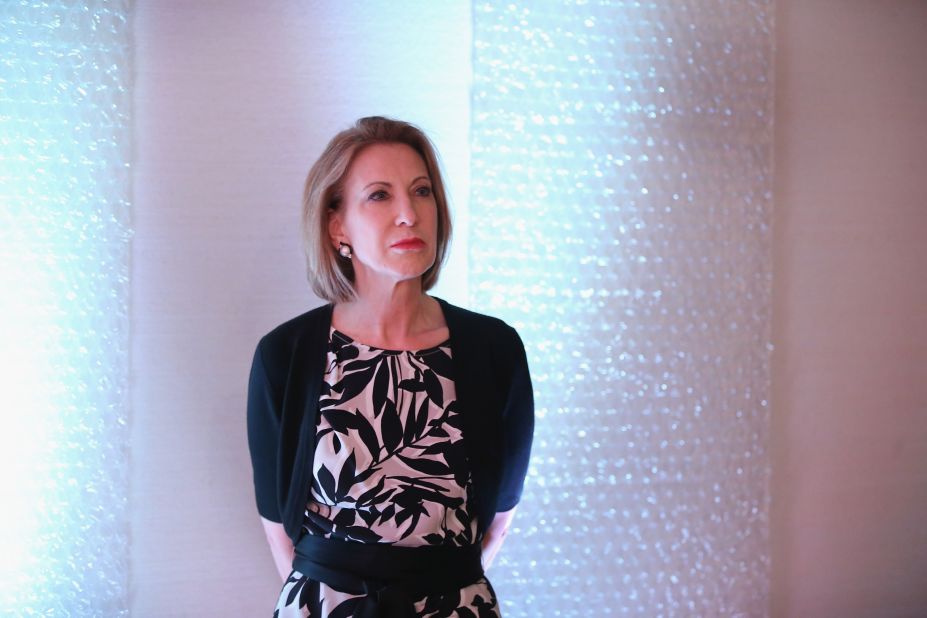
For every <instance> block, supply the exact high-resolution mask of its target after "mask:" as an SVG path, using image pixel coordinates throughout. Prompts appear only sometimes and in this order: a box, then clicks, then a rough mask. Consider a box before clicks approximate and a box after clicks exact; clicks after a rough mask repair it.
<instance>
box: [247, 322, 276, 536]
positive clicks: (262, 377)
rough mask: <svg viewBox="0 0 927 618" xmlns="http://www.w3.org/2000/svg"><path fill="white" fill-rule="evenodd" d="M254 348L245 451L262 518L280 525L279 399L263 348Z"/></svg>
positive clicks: (260, 345) (258, 346) (259, 345)
mask: <svg viewBox="0 0 927 618" xmlns="http://www.w3.org/2000/svg"><path fill="white" fill-rule="evenodd" d="M263 343H264V341H263V340H262V341H261V343H259V344H258V345H257V349H255V351H254V359H253V361H252V363H251V375H250V378H249V380H248V450H249V452H250V454H251V467H252V471H253V476H254V494H255V499H256V501H257V507H258V512H259V513H260V514H261V517H263V518H265V519H267V520H270V521H273V522H281V521H283V519H282V517H281V516H280V507H279V505H278V502H277V450H278V447H279V440H280V403H279V402H280V397H279V396H278V394H277V393H276V390H275V389H274V388H273V386H272V384H271V381H270V380H269V378H268V376H267V369H266V366H265V364H264V358H263V352H262V344H263Z"/></svg>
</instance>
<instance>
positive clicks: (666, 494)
mask: <svg viewBox="0 0 927 618" xmlns="http://www.w3.org/2000/svg"><path fill="white" fill-rule="evenodd" d="M772 37H773V8H772V3H771V2H765V1H761V2H749V1H740V2H732V1H725V0H686V1H678V2H677V1H673V2H669V1H663V2H644V1H624V2H622V1H600V2H585V1H561V2H513V3H483V2H476V3H475V4H474V58H473V62H474V76H473V80H474V92H473V109H472V196H471V197H472V199H471V210H470V230H471V232H470V239H469V240H470V272H471V277H472V278H471V281H470V289H471V296H472V304H473V306H475V307H479V308H480V309H482V310H485V311H488V312H492V313H495V314H497V315H500V316H502V317H504V318H505V319H507V320H508V321H509V322H510V323H512V324H513V325H515V326H516V328H518V329H519V331H520V332H521V333H522V336H523V338H524V339H525V342H526V346H527V349H528V355H529V360H530V362H531V366H532V374H533V378H534V381H535V389H536V395H537V406H538V409H537V413H538V418H537V431H536V442H535V448H534V452H533V463H532V466H531V469H530V472H529V479H528V485H527V489H526V493H525V495H524V498H523V502H522V507H521V512H520V513H519V516H518V517H516V524H515V527H516V530H515V534H514V535H513V538H512V540H511V541H509V542H508V545H507V546H506V548H505V551H503V552H502V557H501V564H499V565H498V566H497V567H495V569H494V570H493V572H492V573H491V574H492V578H493V581H494V583H495V585H496V588H497V590H498V592H499V594H500V597H501V598H502V601H503V608H504V611H505V615H506V617H507V618H517V617H521V616H524V617H534V616H576V617H580V616H623V615H631V616H696V615H701V616H737V615H749V616H762V615H766V614H768V602H767V599H768V594H769V539H768V537H769V533H768V527H769V523H768V512H769V479H770V464H769V460H768V445H767V441H768V424H769V402H768V400H769V393H770V353H771V349H772V347H771V344H770V339H771V328H770V320H771V316H770V298H771V247H770V242H771V230H770V223H771V208H772V202H771V195H770V191H771V174H772V154H771V152H772V151H771V144H772V123H773V117H772V84H771V78H772V57H773V56H772V52H773V49H772V48H773V38H772Z"/></svg>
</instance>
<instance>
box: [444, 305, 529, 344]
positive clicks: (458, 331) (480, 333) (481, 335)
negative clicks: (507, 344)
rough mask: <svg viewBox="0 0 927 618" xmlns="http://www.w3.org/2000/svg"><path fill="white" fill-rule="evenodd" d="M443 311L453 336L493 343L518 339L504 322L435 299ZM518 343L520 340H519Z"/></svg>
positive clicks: (512, 329)
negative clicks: (485, 340)
mask: <svg viewBox="0 0 927 618" xmlns="http://www.w3.org/2000/svg"><path fill="white" fill-rule="evenodd" d="M435 300H437V301H438V302H439V303H440V304H441V309H442V310H443V311H444V317H445V319H446V320H447V325H448V328H449V329H450V330H451V331H452V332H454V333H455V335H458V336H461V337H467V338H477V339H481V340H484V339H492V340H493V341H497V342H498V341H500V339H501V340H503V341H504V340H511V339H516V340H519V339H518V333H517V332H515V329H514V328H512V327H511V326H509V325H508V324H507V323H506V322H505V321H503V320H501V319H499V318H497V317H493V316H491V315H486V314H484V313H477V312H476V311H471V310H470V309H464V308H463V307H458V306H457V305H452V304H451V303H449V302H447V301H446V300H442V299H440V298H435ZM519 341H520V340H519Z"/></svg>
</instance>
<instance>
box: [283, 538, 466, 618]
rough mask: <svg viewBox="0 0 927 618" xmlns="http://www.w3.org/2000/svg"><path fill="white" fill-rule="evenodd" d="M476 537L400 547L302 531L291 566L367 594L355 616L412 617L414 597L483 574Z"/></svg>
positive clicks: (446, 589)
mask: <svg viewBox="0 0 927 618" xmlns="http://www.w3.org/2000/svg"><path fill="white" fill-rule="evenodd" d="M480 556H481V547H480V544H479V543H475V544H473V545H466V546H463V547H455V546H443V545H425V546H421V547H400V546H397V545H388V544H385V543H359V542H353V541H343V540H341V539H326V538H323V537H318V536H313V535H309V534H307V535H305V536H303V538H302V539H300V541H299V543H297V544H296V555H295V557H294V558H293V569H295V570H296V571H299V572H300V573H302V574H303V575H305V576H307V577H309V578H310V579H314V580H316V581H320V582H322V583H324V584H326V585H328V586H330V587H331V588H334V589H335V590H339V591H341V592H347V593H350V594H366V595H367V596H366V598H363V599H359V601H358V604H357V606H356V607H355V608H354V613H353V614H352V615H353V616H354V618H415V616H416V614H415V610H414V607H413V603H414V602H415V601H416V600H418V599H421V598H422V597H425V596H427V595H430V594H438V593H443V592H449V591H453V590H459V589H460V588H463V587H465V586H469V585H470V584H472V583H474V582H476V581H477V580H478V579H480V578H481V577H482V576H483V565H482V562H481V559H480Z"/></svg>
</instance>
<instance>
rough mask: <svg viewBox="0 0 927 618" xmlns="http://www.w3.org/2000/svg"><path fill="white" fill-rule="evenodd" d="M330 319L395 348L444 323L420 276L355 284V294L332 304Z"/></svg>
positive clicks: (370, 340) (349, 331)
mask: <svg viewBox="0 0 927 618" xmlns="http://www.w3.org/2000/svg"><path fill="white" fill-rule="evenodd" d="M333 322H334V324H335V328H337V329H338V330H341V331H343V332H345V333H347V334H348V335H351V336H352V337H354V336H356V337H359V338H361V339H362V340H363V341H364V342H365V343H370V344H372V345H382V346H384V347H387V348H389V347H394V348H396V349H401V348H404V347H406V345H407V344H408V343H409V342H410V341H415V340H417V339H418V338H420V337H421V336H422V335H423V334H424V333H428V332H429V331H433V330H435V329H436V328H440V327H442V326H443V325H444V324H443V315H442V314H441V310H440V307H438V303H437V302H436V301H435V300H434V299H432V298H430V297H429V296H427V295H426V294H425V293H424V291H423V290H422V283H421V280H420V279H412V280H408V281H400V282H397V283H394V284H393V285H389V286H369V285H365V286H358V287H357V297H356V298H354V299H353V300H351V301H349V302H346V303H339V304H338V305H337V306H336V307H335V313H334V316H333Z"/></svg>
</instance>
